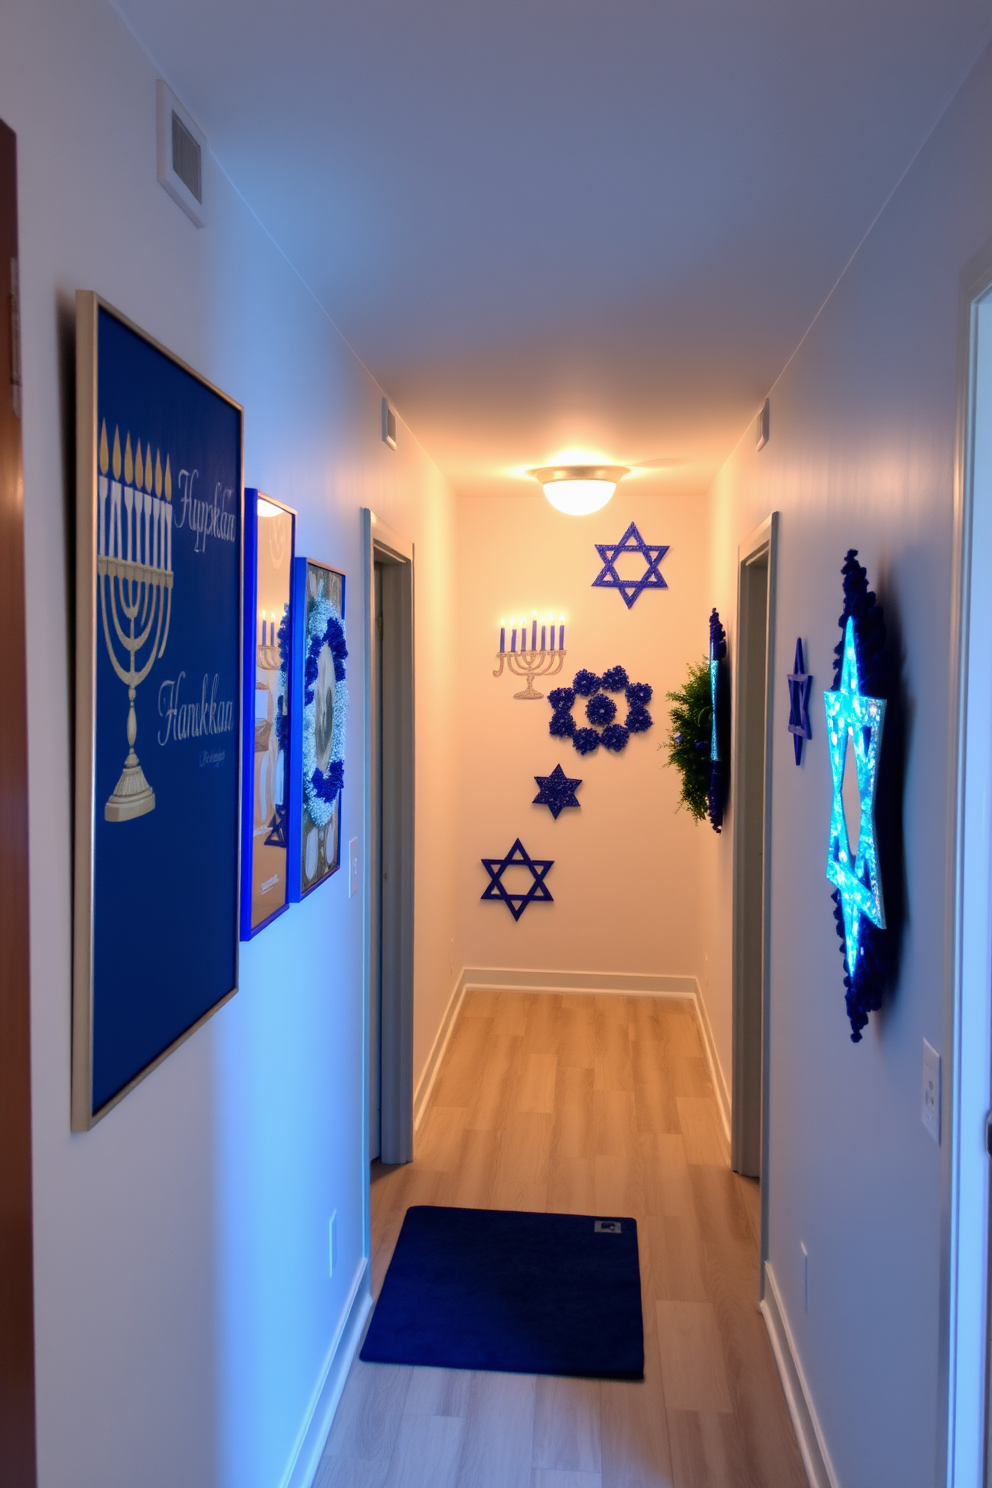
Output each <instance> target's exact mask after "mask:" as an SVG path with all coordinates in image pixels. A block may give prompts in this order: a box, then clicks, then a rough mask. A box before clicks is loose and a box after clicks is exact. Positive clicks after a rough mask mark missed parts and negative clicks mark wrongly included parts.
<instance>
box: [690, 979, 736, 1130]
mask: <svg viewBox="0 0 992 1488" xmlns="http://www.w3.org/2000/svg"><path fill="white" fill-rule="evenodd" d="M696 1017H697V1018H698V1019H699V1026H700V1028H701V1029H702V1033H703V1047H704V1048H705V1050H706V1061H707V1063H708V1064H709V1067H710V1079H711V1080H712V1081H713V1090H714V1092H715V1094H716V1103H717V1105H718V1106H719V1107H720V1122H721V1124H722V1126H723V1135H724V1136H725V1137H726V1139H727V1143H728V1145H729V1143H730V1091H729V1089H728V1088H727V1081H726V1078H725V1076H724V1073H723V1065H722V1064H721V1063H720V1055H719V1054H718V1053H717V1047H716V1040H715V1039H714V1037H713V1029H712V1027H711V1025H710V1015H709V1013H708V1012H707V1011H706V999H705V998H704V997H703V994H702V992H701V991H700V988H699V984H698V982H697V984H696Z"/></svg>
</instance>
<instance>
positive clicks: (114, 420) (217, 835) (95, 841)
mask: <svg viewBox="0 0 992 1488" xmlns="http://www.w3.org/2000/svg"><path fill="white" fill-rule="evenodd" d="M76 385H77V386H76V390H77V418H76V425H77V496H76V500H77V513H76V820H75V829H76V830H75V893H74V949H73V962H74V964H73V1014H72V1126H73V1129H74V1130H85V1129H86V1128H88V1127H90V1126H92V1125H93V1123H94V1122H95V1121H96V1120H98V1119H99V1118H100V1117H101V1116H103V1115H105V1114H106V1112H107V1111H109V1110H110V1109H111V1108H112V1107H113V1106H114V1105H115V1104H116V1103H117V1102H118V1101H119V1100H121V1099H122V1097H123V1096H125V1095H126V1094H127V1093H128V1091H129V1090H131V1089H132V1088H133V1086H134V1085H135V1084H136V1083H137V1082H138V1081H139V1080H141V1079H142V1078H143V1077H144V1076H145V1075H146V1074H148V1073H149V1071H150V1070H152V1069H153V1068H154V1067H155V1066H156V1065H157V1064H158V1063H159V1062H160V1061H161V1060H162V1059H164V1058H165V1057H166V1055H168V1054H169V1053H170V1052H171V1051H172V1050H173V1049H174V1048H175V1047H176V1045H177V1044H179V1043H180V1042H181V1041H182V1040H183V1039H184V1038H187V1037H188V1036H189V1034H191V1033H192V1032H193V1031H194V1030H195V1029H196V1028H197V1027H198V1026H199V1025H200V1024H201V1023H202V1022H204V1021H205V1019H207V1018H208V1017H209V1016H210V1015H211V1013H213V1012H215V1011H216V1010H217V1008H218V1007H219V1006H220V1005H221V1004H222V1003H223V1002H225V1001H226V1000H227V998H229V997H231V996H232V995H233V994H234V992H235V991H236V990H237V984H238V869H239V856H240V790H241V749H240V745H241V646H242V632H241V573H242V553H241V545H242V544H241V539H242V521H241V510H242V485H241V471H242V410H241V408H240V407H239V405H238V404H237V403H235V402H233V401H232V399H230V398H228V397H226V396H225V395H224V394H223V393H221V392H219V391H218V390H217V389H216V388H214V387H212V386H211V385H210V384H209V383H208V382H206V381H205V380H204V379H203V378H202V377H200V376H199V375H198V374H197V373H196V372H194V371H192V369H191V368H189V367H187V366H185V365H184V364H183V363H182V362H180V361H179V360H178V359H177V358H176V357H174V356H172V355H171V354H170V353H169V352H168V351H166V350H165V349H164V348H162V347H161V346H158V345H157V344H156V343H155V342H154V341H152V340H151V339H150V338H149V337H148V336H146V335H145V334H144V333H143V332H142V331H140V330H139V329H138V328H137V327H136V326H134V325H132V324H131V323H130V322H129V321H127V320H125V319H124V317H123V316H122V315H120V314H118V312H117V311H115V310H113V309H112V308H111V307H110V306H109V305H107V304H105V303H104V302H103V301H102V300H100V299H98V298H97V296H96V295H95V294H93V293H91V292H89V291H81V292H80V293H79V294H78V295H77V297H76Z"/></svg>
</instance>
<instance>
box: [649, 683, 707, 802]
mask: <svg viewBox="0 0 992 1488" xmlns="http://www.w3.org/2000/svg"><path fill="white" fill-rule="evenodd" d="M666 695H667V697H668V700H669V702H670V703H671V704H672V712H671V729H670V732H669V735H668V741H667V743H666V744H663V745H661V746H660V747H661V748H663V749H664V748H667V750H668V759H667V760H666V762H665V763H666V764H668V765H674V766H675V768H676V769H677V770H678V771H679V773H680V774H681V776H682V791H681V794H680V796H679V805H680V806H684V807H685V808H686V810H687V811H688V813H689V815H690V816H691V817H692V818H693V820H694V821H703V820H705V818H706V815H707V810H708V805H709V801H708V791H709V783H710V741H711V735H712V726H713V709H712V706H711V703H710V668H709V661H708V660H707V659H706V658H705V657H704V658H703V660H702V661H700V662H690V663H689V671H688V676H687V678H686V681H685V684H684V686H682V687H680V688H679V689H678V691H677V692H669V693H668V694H666Z"/></svg>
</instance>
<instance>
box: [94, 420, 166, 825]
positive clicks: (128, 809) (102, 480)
mask: <svg viewBox="0 0 992 1488" xmlns="http://www.w3.org/2000/svg"><path fill="white" fill-rule="evenodd" d="M99 460H100V474H99V476H98V478H97V488H98V500H99V504H98V507H97V533H96V538H97V559H96V572H97V586H98V589H99V592H100V614H101V617H102V619H103V638H104V641H105V642H106V646H107V655H108V656H109V657H110V661H111V665H112V666H113V668H114V671H115V672H116V673H117V675H118V677H119V678H120V679H121V681H122V682H123V683H124V686H125V687H126V688H127V699H128V711H127V743H128V751H127V757H126V759H125V761H124V768H123V770H122V771H121V776H120V779H119V780H118V782H117V784H116V786H115V787H114V790H113V794H112V795H111V796H110V797H109V799H108V800H107V803H106V805H105V806H104V808H103V814H104V818H105V820H107V821H110V822H121V821H130V820H131V819H132V818H133V817H136V816H144V814H145V812H147V811H154V810H155V792H154V791H153V790H152V788H151V786H150V785H149V784H148V781H147V780H146V779H145V772H144V771H143V770H142V768H141V765H140V764H139V762H138V755H137V752H136V751H135V747H134V746H135V742H136V740H137V737H138V719H137V715H136V713H135V709H134V700H135V694H136V691H137V689H138V687H139V686H140V685H141V683H142V682H143V681H144V680H145V678H146V677H147V676H148V673H149V672H150V671H151V669H152V667H153V666H154V665H155V662H156V661H157V660H158V658H159V657H160V656H161V655H162V654H163V653H164V651H165V647H166V642H167V641H168V639H169V623H170V621H171V619H172V467H171V465H170V462H169V456H168V455H166V457H165V470H164V471H163V469H162V457H161V453H160V452H159V451H158V450H156V451H155V463H154V467H153V465H152V448H151V445H150V444H147V445H146V446H145V453H144V455H142V453H141V440H140V439H139V440H138V441H137V455H133V454H132V451H131V435H130V433H128V434H127V435H126V437H125V444H124V457H123V460H122V459H121V438H120V430H119V429H117V428H115V429H114V450H113V456H112V457H111V454H110V449H109V445H108V442H107V423H106V420H104V421H103V424H102V426H101V428H100V451H99ZM122 475H123V477H124V479H123V482H122V481H121V476H122ZM122 622H123V623H122ZM111 626H112V628H111ZM118 652H120V653H121V654H122V655H123V657H124V660H120V659H119V657H118Z"/></svg>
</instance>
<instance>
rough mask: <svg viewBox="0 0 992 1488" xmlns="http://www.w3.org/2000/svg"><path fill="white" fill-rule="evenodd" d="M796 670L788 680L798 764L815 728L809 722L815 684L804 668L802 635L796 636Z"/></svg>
mask: <svg viewBox="0 0 992 1488" xmlns="http://www.w3.org/2000/svg"><path fill="white" fill-rule="evenodd" d="M794 665H795V671H792V672H789V674H788V676H787V678H786V680H787V681H788V684H789V733H790V734H791V735H792V744H793V748H794V749H795V751H796V764H797V765H801V764H802V762H803V740H804V739H812V737H813V730H812V729H811V728H810V722H809V695H810V690H811V688H812V686H813V678H812V676H811V675H810V673H809V672H807V671H804V670H803V642H802V637H801V636H798V637H797V638H796V660H795V663H794Z"/></svg>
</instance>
